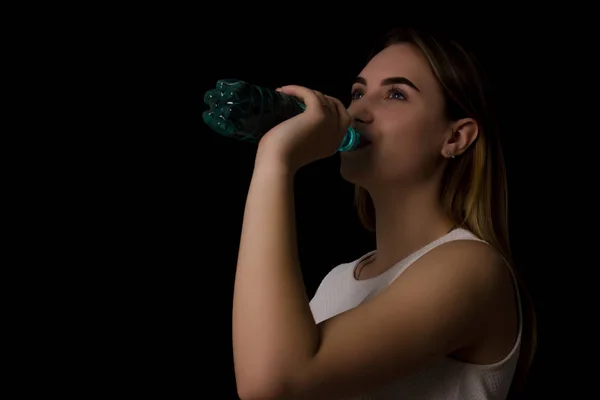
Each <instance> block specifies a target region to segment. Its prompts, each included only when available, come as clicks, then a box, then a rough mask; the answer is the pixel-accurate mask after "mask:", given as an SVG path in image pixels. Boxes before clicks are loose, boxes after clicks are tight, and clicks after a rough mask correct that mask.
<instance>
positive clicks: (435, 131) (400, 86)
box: [341, 44, 452, 189]
mask: <svg viewBox="0 0 600 400" xmlns="http://www.w3.org/2000/svg"><path fill="white" fill-rule="evenodd" d="M348 112H349V113H350V115H351V116H352V119H353V122H352V126H353V127H354V128H356V129H357V130H358V131H359V132H360V133H361V134H362V135H363V137H366V138H367V139H368V140H370V141H371V142H372V143H371V144H369V145H367V147H364V148H359V149H357V150H355V151H352V152H344V153H341V174H342V176H343V177H344V178H345V179H346V180H348V181H350V182H352V183H355V184H359V185H361V186H364V187H366V188H367V189H369V188H370V187H371V186H373V185H380V184H389V183H400V184H410V183H412V182H414V181H415V180H422V179H425V178H426V177H427V176H429V175H430V174H431V173H432V171H434V169H435V168H436V166H438V165H439V163H440V162H442V160H443V159H442V157H441V156H442V151H443V146H444V143H445V141H446V140H447V139H448V137H449V136H451V134H452V125H451V121H449V120H448V119H447V118H446V117H445V112H444V98H443V95H442V90H441V87H440V85H439V83H438V82H437V80H436V78H435V75H434V73H433V71H432V69H431V67H430V65H429V62H428V60H427V58H425V56H424V55H423V53H421V52H420V50H419V49H417V48H416V47H414V46H412V45H410V44H395V45H392V46H389V47H387V48H385V49H384V50H382V51H381V52H380V53H379V54H377V55H376V56H375V57H374V58H373V59H372V60H371V61H370V62H369V63H368V64H367V66H366V67H365V68H364V69H363V70H362V71H361V73H360V74H359V76H358V77H357V78H356V82H355V83H354V85H353V86H352V102H351V104H350V107H349V108H348Z"/></svg>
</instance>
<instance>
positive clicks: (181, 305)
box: [91, 18, 597, 399]
mask: <svg viewBox="0 0 600 400" xmlns="http://www.w3.org/2000/svg"><path fill="white" fill-rule="evenodd" d="M397 23H398V21H395V22H394V23H375V24H374V25H375V26H376V28H370V29H365V28H364V27H363V26H361V25H360V24H357V25H356V26H355V25H353V23H352V22H344V23H341V22H340V23H337V24H332V23H330V22H329V23H322V24H320V23H314V24H311V26H310V27H308V28H307V27H303V29H294V28H293V27H292V26H291V25H286V21H285V20H283V18H281V19H274V20H273V21H272V23H268V24H264V23H263V22H258V21H252V20H248V21H246V22H244V23H240V22H235V23H232V24H231V26H230V27H228V28H224V27H223V26H221V27H219V28H213V27H211V26H206V25H205V24H202V23H201V22H198V23H192V22H189V21H188V20H185V22H182V23H181V24H178V23H177V20H174V21H168V22H163V21H162V20H161V19H156V20H153V21H147V22H146V23H145V24H144V28H139V29H137V30H135V32H134V33H133V34H129V35H128V36H127V37H123V38H122V39H120V43H119V45H118V46H115V48H114V49H113V50H114V51H113V53H112V54H113V58H111V59H110V61H109V62H108V65H109V66H110V67H111V68H112V69H113V70H116V71H118V73H117V76H118V85H120V91H119V93H117V94H115V104H118V106H117V105H115V106H114V109H113V110H111V111H112V112H113V113H116V114H127V115H128V119H127V122H126V123H121V124H120V126H119V127H118V129H110V127H109V129H106V131H105V132H106V133H107V135H109V137H110V138H111V139H116V140H114V141H112V142H111V143H110V144H109V147H111V150H112V153H111V154H115V155H111V157H115V158H114V160H115V161H114V163H113V162H112V161H113V159H109V160H108V161H107V160H106V159H105V161H104V163H103V164H102V165H101V167H102V168H104V170H102V168H99V170H102V171H99V172H100V174H99V175H98V176H104V174H105V173H106V172H110V176H111V178H106V180H104V181H102V182H100V181H99V180H95V182H100V183H99V186H98V187H103V188H104V187H106V188H107V189H106V190H101V189H98V190H97V191H96V192H95V194H94V196H93V197H94V201H95V202H97V204H100V206H99V207H97V208H95V209H94V217H95V218H96V219H97V221H98V222H97V223H98V224H99V226H100V225H101V226H103V227H104V228H106V229H107V233H106V234H105V235H104V236H102V237H101V239H100V240H99V241H98V242H96V243H94V244H93V246H94V249H95V250H94V251H96V253H94V254H95V256H96V257H97V259H98V260H103V262H104V263H105V265H106V266H107V269H109V270H110V271H112V270H113V268H114V269H115V271H116V272H115V273H114V274H113V273H109V272H106V271H105V272H104V273H103V274H104V276H103V277H102V278H100V276H98V278H97V279H98V280H100V279H103V280H106V281H107V282H109V284H110V285H109V287H110V289H107V290H108V292H106V291H104V292H103V293H104V294H103V296H102V297H101V298H100V300H99V301H98V305H99V307H100V309H105V307H106V306H108V305H110V306H111V307H110V310H111V311H100V312H99V313H102V314H101V315H102V316H103V318H106V320H107V321H108V322H107V324H106V325H102V324H98V325H99V326H100V325H102V327H98V328H97V329H98V331H101V332H103V333H104V334H103V336H102V337H103V339H102V340H100V341H99V342H96V344H94V348H95V349H96V351H97V352H98V355H97V356H96V357H98V359H101V360H103V363H104V362H107V364H106V367H105V368H104V369H102V371H103V372H102V373H101V374H100V377H101V379H100V382H101V383H99V384H98V386H96V388H97V390H100V389H101V388H106V387H109V386H110V387H112V386H113V384H114V383H118V384H119V385H121V384H127V385H129V389H127V390H126V392H127V393H130V394H132V395H133V394H136V393H139V392H140V391H148V392H149V393H151V394H152V393H159V392H160V393H161V394H162V393H163V392H162V391H163V390H164V396H166V398H218V399H229V398H232V399H234V398H237V396H236V390H235V380H234V374H233V364H232V363H233V360H232V350H231V306H232V297H233V281H234V274H235V265H236V258H237V250H238V243H239V235H240V229H241V221H242V216H243V208H244V203H245V196H246V192H247V189H248V185H249V182H250V177H251V174H252V168H253V160H254V154H255V150H256V146H255V145H251V144H247V143H242V142H237V141H235V140H233V139H228V138H224V137H221V136H219V135H217V134H216V133H214V132H212V131H210V130H209V129H208V127H207V126H206V125H205V124H204V123H203V121H202V112H203V111H204V110H205V109H206V106H205V105H204V104H203V100H202V99H203V95H204V93H205V92H206V91H207V90H209V89H212V88H214V85H215V83H216V81H217V80H219V79H224V78H235V79H241V80H245V81H248V82H251V83H255V84H259V85H263V86H267V87H278V86H282V85H286V84H299V85H304V86H308V87H311V88H314V89H317V90H320V91H322V92H324V93H327V94H330V95H332V96H335V97H338V98H340V99H341V100H343V101H344V102H345V104H348V99H349V92H350V86H351V82H352V80H353V78H354V77H355V76H356V75H357V74H358V73H359V72H360V70H361V69H362V68H363V66H364V63H365V60H366V56H367V54H368V53H369V52H370V49H371V45H372V44H373V42H374V40H376V39H377V38H378V37H379V36H380V35H381V34H382V33H384V32H385V31H387V29H388V28H390V27H392V26H393V25H395V24H397ZM509 25H510V24H504V25H503V26H490V25H488V26H486V27H482V26H478V27H477V28H476V29H475V28H471V29H469V28H470V27H469V26H467V27H465V25H464V24H456V26H453V27H452V28H445V29H440V30H443V31H444V32H446V34H448V35H451V36H454V37H457V38H459V39H460V40H462V41H463V42H464V43H465V44H466V45H467V47H469V48H471V49H472V50H474V51H475V52H476V53H477V55H478V56H479V59H480V61H481V62H482V64H483V65H484V67H485V69H486V70H487V73H488V75H489V77H490V79H491V81H492V84H493V85H492V94H493V95H494V96H495V98H496V103H497V109H498V114H499V118H500V127H501V130H502V141H503V144H504V151H505V158H506V162H507V169H508V179H509V207H510V210H509V211H510V224H511V225H510V233H511V242H512V247H513V252H514V257H515V260H516V262H517V266H518V267H519V268H520V269H521V271H522V272H523V275H524V277H525V278H526V281H527V283H528V284H529V286H530V289H531V292H532V295H533V298H534V301H535V305H536V310H537V315H538V323H539V350H538V354H537V357H536V361H535V364H534V366H533V370H532V373H531V377H530V381H529V384H528V387H527V395H528V396H527V397H526V398H545V397H546V396H547V395H549V394H553V395H556V396H559V397H560V396H562V395H563V393H570V394H569V395H568V396H572V397H569V398H578V396H577V395H574V394H573V393H577V392H578V391H579V390H583V389H582V387H583V386H584V385H587V383H586V382H587V381H586V378H585V377H584V375H586V374H589V373H588V372H587V370H586V369H585V368H584V367H583V366H582V365H579V364H577V363H580V362H582V361H579V360H586V358H587V357H591V351H592V347H593V345H592V343H594V342H588V341H586V339H584V337H587V336H586V334H587V331H588V328H587V326H588V325H589V324H590V323H591V322H590V321H592V320H593V319H594V318H593V317H591V315H592V314H593V312H592V310H593V309H594V306H593V305H592V306H590V304H592V303H591V302H590V301H588V300H586V301H584V300H583V299H582V295H583V296H589V295H590V293H591V294H592V295H593V292H590V291H588V290H587V289H583V287H584V282H585V281H586V279H587V278H585V277H583V276H582V275H581V274H582V272H581V271H582V267H581V265H587V266H589V267H591V266H592V264H594V263H595V264H597V260H594V261H589V260H586V259H585V256H584V255H583V253H581V250H582V249H589V246H587V245H584V244H583V242H584V241H585V240H586V239H585V237H586V235H587V234H584V233H583V232H584V231H583V230H582V229H581V226H586V229H596V228H595V225H593V224H592V221H591V219H590V216H589V215H588V211H589V208H588V206H587V204H585V203H586V202H587V201H588V200H589V197H588V195H586V194H585V193H584V191H585V190H587V187H588V186H589V182H593V181H592V179H593V177H589V178H588V177H585V176H583V175H582V174H581V173H580V172H581V171H585V169H583V168H580V167H579V165H580V163H581V162H584V163H589V164H590V165H592V163H593V161H594V158H588V157H587V156H583V150H584V149H585V148H586V147H587V148H590V147H593V145H592V144H591V139H588V138H589V137H590V135H589V134H587V133H586V132H587V131H588V130H589V128H587V127H583V125H584V122H583V121H582V119H581V116H583V115H585V114H586V111H584V109H587V106H586V105H585V104H586V101H585V100H584V97H582V95H581V94H580V93H579V92H576V90H579V91H580V92H581V91H583V92H584V93H583V96H585V95H586V93H587V94H589V93H588V92H586V85H585V84H582V82H585V77H586V76H588V75H586V73H585V72H583V70H582V68H580V66H581V65H584V64H585V63H583V61H580V60H579V57H580V56H581V55H582V54H585V52H584V51H580V50H578V49H577V48H576V46H577V45H578V44H580V43H579V42H577V41H576V40H573V39H567V38H566V36H565V34H564V30H560V31H558V30H556V29H552V28H546V29H541V28H536V29H533V28H531V27H530V26H529V25H524V26H523V27H516V26H509ZM125 60H135V62H132V63H129V62H127V61H125ZM121 93H122V94H121ZM141 104H143V106H140V105H141ZM97 122H98V123H99V124H100V121H97ZM98 140H99V141H100V139H98ZM103 140H105V141H106V142H110V140H108V139H103ZM586 140H589V142H586ZM115 144H116V145H115ZM117 160H118V161H117ZM338 167H339V160H338V157H337V156H334V157H331V158H330V159H327V160H323V161H319V162H317V163H314V164H312V165H309V166H307V167H305V168H304V169H302V170H301V171H300V172H299V173H298V175H297V178H296V197H297V220H298V229H299V233H298V235H299V248H300V257H301V262H302V267H303V272H304V276H305V282H306V285H307V290H308V292H309V295H311V296H312V294H313V293H314V291H315V290H316V288H317V286H318V284H319V282H320V280H321V279H322V278H323V277H324V276H325V274H327V272H328V271H329V270H331V269H332V268H333V267H334V266H336V265H338V264H340V263H342V262H347V261H350V260H353V259H355V258H357V257H359V256H360V255H362V254H364V253H365V252H367V251H369V250H371V249H372V248H373V237H372V236H371V235H370V234H368V233H367V232H366V231H364V230H363V229H362V228H361V227H360V225H359V222H358V218H357V215H356V212H355V210H354V205H353V187H352V186H351V185H350V184H349V183H347V182H345V181H343V180H342V179H341V177H340V176H339V171H338ZM102 179H104V178H102ZM582 182H584V183H582ZM587 237H592V236H591V235H587ZM580 242H581V243H580ZM585 271H586V272H584V274H589V273H590V272H589V270H585ZM98 275H101V274H98ZM590 307H591V309H590ZM588 309H589V310H588ZM98 315H100V314H98ZM590 318H591V320H590ZM115 344H116V345H115ZM107 354H110V356H108V355H107ZM103 365H104V364H103ZM91 390H96V389H91ZM567 391H570V392H567Z"/></svg>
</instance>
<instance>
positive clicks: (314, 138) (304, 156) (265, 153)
mask: <svg viewBox="0 0 600 400" xmlns="http://www.w3.org/2000/svg"><path fill="white" fill-rule="evenodd" d="M277 91H279V92H281V93H285V94H287V95H291V96H295V97H297V98H298V99H300V101H302V102H303V103H304V104H305V105H306V110H305V111H304V112H303V113H301V114H299V115H296V116H295V117H292V118H290V119H288V120H286V121H283V122H282V123H280V124H279V125H277V126H275V127H274V128H272V129H271V130H270V131H269V132H267V134H265V135H264V136H263V137H262V139H261V141H260V143H259V146H258V152H257V162H260V161H262V160H264V159H269V160H274V161H276V162H278V163H283V164H284V165H285V167H286V168H289V169H290V171H291V172H292V173H295V172H296V171H297V170H298V169H300V168H301V167H303V166H305V165H307V164H309V163H311V162H314V161H317V160H320V159H323V158H326V157H329V156H331V155H333V154H335V152H336V151H337V149H338V147H339V146H340V143H342V140H343V138H344V135H345V134H346V130H347V129H348V126H350V115H349V114H348V112H347V111H346V108H345V107H344V105H343V104H342V103H341V102H340V101H339V100H338V99H335V98H333V97H330V96H326V95H324V94H323V93H321V92H318V91H316V90H311V89H308V88H305V87H302V86H284V87H282V88H280V89H277Z"/></svg>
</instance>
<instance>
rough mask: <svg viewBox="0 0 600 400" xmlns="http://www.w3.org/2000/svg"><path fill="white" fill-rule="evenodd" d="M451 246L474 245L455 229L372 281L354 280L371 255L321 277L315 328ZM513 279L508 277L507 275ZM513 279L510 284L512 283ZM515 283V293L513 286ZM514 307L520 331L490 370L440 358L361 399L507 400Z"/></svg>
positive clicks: (515, 353)
mask: <svg viewBox="0 0 600 400" xmlns="http://www.w3.org/2000/svg"><path fill="white" fill-rule="evenodd" d="M453 240H477V241H482V240H480V239H479V238H477V237H476V236H475V235H474V234H472V233H471V232H469V231H467V230H465V229H460V228H459V229H455V230H453V231H451V232H449V233H448V234H446V235H444V236H443V237H441V238H439V239H437V240H435V241H433V242H431V243H429V244H428V245H426V246H424V247H423V248H421V249H419V250H417V251H416V252H414V253H413V254H411V255H410V256H408V257H406V258H405V259H403V260H402V261H400V262H398V263H397V264H395V265H394V266H393V267H392V268H390V269H389V270H387V271H386V272H384V273H383V274H381V275H378V276H376V277H374V278H371V279H365V280H356V278H355V277H354V270H355V267H356V265H357V264H358V262H359V261H360V260H362V259H364V258H366V257H368V256H370V255H371V254H373V253H374V251H372V252H370V253H367V254H366V255H365V256H363V257H361V258H359V259H358V260H355V261H353V262H350V263H346V264H341V265H338V266H337V267H335V268H334V269H333V270H331V272H329V274H327V275H326V276H325V278H324V279H323V281H322V282H321V284H320V286H319V288H318V289H317V291H316V293H315V295H314V297H313V298H312V300H311V301H310V308H311V310H312V313H313V316H314V318H315V321H316V323H320V322H321V321H324V320H326V319H328V318H331V317H333V316H335V315H337V314H340V313H342V312H344V311H347V310H349V309H351V308H354V307H356V306H358V305H360V304H361V303H363V302H365V301H366V300H368V299H370V298H372V297H374V296H376V295H377V294H378V293H379V292H381V291H382V290H383V289H385V288H386V287H387V286H388V285H389V284H391V283H392V282H393V281H394V280H395V279H396V278H397V277H398V276H400V274H402V272H404V271H405V270H406V268H407V267H408V266H410V265H411V264H412V263H413V262H415V261H416V260H418V259H419V258H420V257H421V256H423V255H424V254H426V253H427V252H429V251H430V250H432V249H434V248H435V247H437V246H439V245H441V244H443V243H447V242H450V241H453ZM511 273H512V271H511ZM514 278H515V277H514V275H513V280H515V279H514ZM516 285H517V283H516V280H515V288H516V287H517V286H516ZM517 299H518V305H519V331H518V335H517V340H516V341H515V344H514V346H513V348H512V350H511V351H510V353H509V354H508V355H507V356H506V357H505V358H504V359H503V360H501V361H499V362H497V363H494V364H486V365H481V364H470V363H467V362H462V361H459V360H456V359H454V358H450V357H442V358H440V359H439V360H437V361H435V362H432V363H431V364H429V365H428V366H426V367H425V368H423V369H421V370H420V371H419V372H417V373H414V374H413V375H410V376H408V377H405V378H403V379H401V380H398V381H397V382H394V383H392V384H390V385H389V386H387V387H385V388H381V389H380V390H378V391H377V392H376V393H372V394H371V395H369V396H363V397H361V399H371V400H391V399H419V400H442V399H443V400H500V399H502V400H504V399H506V396H507V395H508V391H509V389H510V385H511V382H512V378H513V375H514V372H515V368H516V365H517V360H518V358H519V350H520V347H521V329H522V325H523V323H522V322H523V321H522V312H521V300H520V298H518V290H517Z"/></svg>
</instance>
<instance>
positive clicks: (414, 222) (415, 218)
mask: <svg viewBox="0 0 600 400" xmlns="http://www.w3.org/2000/svg"><path fill="white" fill-rule="evenodd" d="M390 187H391V185H390V186H388V188H386V189H384V190H381V191H373V192H371V191H370V193H371V197H372V199H373V204H374V205H375V210H376V217H375V225H376V229H375V233H376V243H377V253H376V260H375V261H374V263H376V264H377V268H378V269H383V270H385V269H386V268H389V267H391V266H392V265H394V264H395V263H397V262H398V261H400V260H402V259H404V258H406V257H407V256H409V255H410V254H412V253H413V252H415V251H417V250H418V249H420V248H421V247H423V246H425V245H427V244H428V243H430V242H432V241H434V240H436V239H438V238H440V237H442V236H443V235H445V234H446V233H448V232H449V231H450V230H451V229H452V228H453V224H452V222H451V220H450V218H448V216H447V215H446V213H445V212H444V210H443V208H442V206H441V204H440V202H439V189H438V188H437V187H435V186H434V185H432V184H429V185H423V186H420V187H417V188H411V189H410V190H406V189H404V190H394V189H390Z"/></svg>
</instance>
